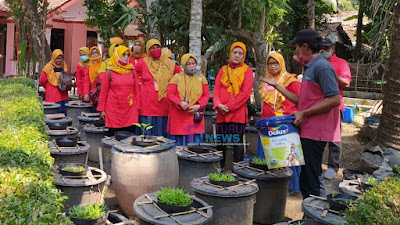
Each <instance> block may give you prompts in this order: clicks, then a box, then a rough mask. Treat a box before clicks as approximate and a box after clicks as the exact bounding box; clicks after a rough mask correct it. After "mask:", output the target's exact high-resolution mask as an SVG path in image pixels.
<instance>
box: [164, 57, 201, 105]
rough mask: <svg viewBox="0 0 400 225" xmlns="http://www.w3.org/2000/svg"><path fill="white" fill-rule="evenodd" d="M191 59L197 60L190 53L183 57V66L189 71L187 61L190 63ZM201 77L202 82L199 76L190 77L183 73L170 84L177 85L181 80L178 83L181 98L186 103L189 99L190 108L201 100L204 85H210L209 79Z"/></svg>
mask: <svg viewBox="0 0 400 225" xmlns="http://www.w3.org/2000/svg"><path fill="white" fill-rule="evenodd" d="M189 59H194V60H196V58H195V57H194V55H192V54H190V53H188V54H185V55H183V56H182V59H181V65H183V67H184V68H185V70H187V68H186V63H187V61H189ZM196 62H197V60H196ZM179 76H180V78H179ZM199 76H201V81H202V82H200V79H199V77H198V75H197V74H193V75H188V74H186V73H185V72H182V73H180V74H175V76H174V77H173V78H172V79H171V81H170V82H169V83H170V84H176V83H178V80H179V83H178V92H179V97H180V98H181V99H182V100H183V101H186V98H187V99H188V101H189V105H190V106H192V105H194V104H196V102H197V100H199V98H200V97H201V95H202V94H203V84H208V83H207V79H206V78H205V77H204V75H203V74H199Z"/></svg>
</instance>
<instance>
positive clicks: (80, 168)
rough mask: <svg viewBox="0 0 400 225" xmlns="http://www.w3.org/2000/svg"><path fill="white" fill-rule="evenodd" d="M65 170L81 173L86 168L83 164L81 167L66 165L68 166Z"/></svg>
mask: <svg viewBox="0 0 400 225" xmlns="http://www.w3.org/2000/svg"><path fill="white" fill-rule="evenodd" d="M63 170H65V171H67V172H72V173H79V172H82V171H84V170H85V167H83V166H79V167H70V166H66V167H64V169H63Z"/></svg>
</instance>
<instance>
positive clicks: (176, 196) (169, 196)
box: [157, 188, 192, 206]
mask: <svg viewBox="0 0 400 225" xmlns="http://www.w3.org/2000/svg"><path fill="white" fill-rule="evenodd" d="M157 199H158V201H160V202H162V203H165V204H168V205H175V206H188V205H190V204H192V199H191V198H190V195H189V194H188V193H186V192H185V191H184V190H183V188H182V189H181V188H161V191H157Z"/></svg>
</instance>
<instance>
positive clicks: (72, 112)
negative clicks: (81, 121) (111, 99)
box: [65, 101, 92, 127]
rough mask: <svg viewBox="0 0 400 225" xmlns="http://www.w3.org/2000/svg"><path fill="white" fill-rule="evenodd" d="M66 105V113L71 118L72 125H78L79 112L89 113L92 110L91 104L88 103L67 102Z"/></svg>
mask: <svg viewBox="0 0 400 225" xmlns="http://www.w3.org/2000/svg"><path fill="white" fill-rule="evenodd" d="M65 105H66V106H67V115H68V116H69V117H71V118H72V126H73V127H78V116H80V115H81V113H90V112H92V105H90V103H84V102H80V101H79V102H77V103H74V102H69V103H67V104H65Z"/></svg>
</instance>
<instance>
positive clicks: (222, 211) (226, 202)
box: [191, 177, 258, 225]
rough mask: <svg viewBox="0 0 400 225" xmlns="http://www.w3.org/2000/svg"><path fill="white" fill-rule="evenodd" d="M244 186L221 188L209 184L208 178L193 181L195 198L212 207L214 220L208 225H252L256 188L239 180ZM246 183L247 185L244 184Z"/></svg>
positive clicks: (254, 184) (252, 183) (251, 183)
mask: <svg viewBox="0 0 400 225" xmlns="http://www.w3.org/2000/svg"><path fill="white" fill-rule="evenodd" d="M240 181H241V182H243V183H245V185H241V186H237V187H230V188H229V189H228V188H226V189H225V188H223V187H222V190H218V189H221V188H219V187H216V186H214V185H210V184H209V178H208V177H201V178H199V179H194V180H193V181H192V182H191V186H192V188H193V190H194V192H195V195H196V197H198V198H200V199H202V200H204V201H205V202H207V203H208V204H210V205H212V206H213V211H214V218H213V219H212V220H211V221H210V222H209V223H208V224H210V225H230V224H232V225H233V224H240V225H252V224H253V210H254V203H255V202H256V195H255V194H256V193H257V191H258V186H257V184H256V183H255V182H249V180H247V179H243V178H241V180H240ZM246 182H248V183H249V184H246Z"/></svg>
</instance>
